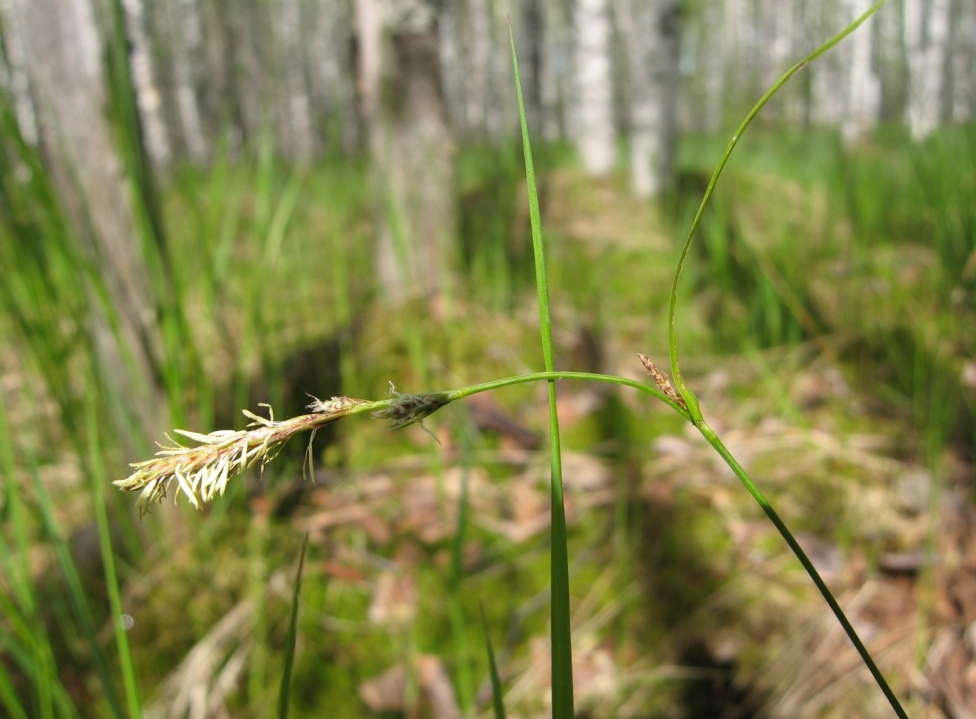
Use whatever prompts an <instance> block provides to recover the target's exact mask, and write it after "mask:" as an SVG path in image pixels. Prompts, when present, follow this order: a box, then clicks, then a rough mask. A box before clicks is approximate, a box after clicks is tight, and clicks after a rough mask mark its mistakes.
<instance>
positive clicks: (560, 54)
mask: <svg viewBox="0 0 976 719" xmlns="http://www.w3.org/2000/svg"><path fill="white" fill-rule="evenodd" d="M538 2H539V3H540V4H541V7H540V8H539V12H540V14H541V22H542V28H543V30H542V43H543V46H542V47H543V49H542V53H541V57H540V68H539V103H540V105H541V110H540V112H541V114H542V120H541V124H542V138H543V140H545V141H547V142H554V141H556V140H562V139H564V138H566V137H567V136H568V134H569V133H568V131H567V126H568V124H569V123H568V121H567V114H568V112H571V108H570V107H569V104H570V101H569V98H570V97H571V96H572V92H571V89H570V86H571V84H572V79H571V77H570V69H571V67H572V64H573V63H572V61H571V59H570V55H571V47H572V42H571V35H572V32H571V23H570V21H569V18H568V16H567V15H566V13H565V12H564V6H563V4H562V3H555V2H549V1H548V0H538Z"/></svg>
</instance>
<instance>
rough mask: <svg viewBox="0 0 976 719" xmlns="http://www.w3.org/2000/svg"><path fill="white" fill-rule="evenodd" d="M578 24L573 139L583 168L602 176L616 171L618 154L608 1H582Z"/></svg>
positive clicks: (577, 10)
mask: <svg viewBox="0 0 976 719" xmlns="http://www.w3.org/2000/svg"><path fill="white" fill-rule="evenodd" d="M574 21H575V31H576V52H575V60H576V93H577V94H576V103H575V108H574V116H575V117H574V121H573V137H574V140H575V144H576V148H577V150H578V151H579V154H580V159H581V160H582V162H583V169H584V170H585V171H586V172H587V173H588V174H590V175H592V176H594V177H599V176H601V175H606V174H608V173H609V172H610V171H611V170H613V167H614V165H615V164H616V162H615V161H616V153H617V149H616V139H617V138H616V131H615V127H614V121H613V120H614V118H613V75H612V72H611V70H612V66H611V57H610V50H611V47H610V42H611V29H612V28H611V24H610V8H609V6H608V3H607V0H578V1H577V4H576V12H575V17H574Z"/></svg>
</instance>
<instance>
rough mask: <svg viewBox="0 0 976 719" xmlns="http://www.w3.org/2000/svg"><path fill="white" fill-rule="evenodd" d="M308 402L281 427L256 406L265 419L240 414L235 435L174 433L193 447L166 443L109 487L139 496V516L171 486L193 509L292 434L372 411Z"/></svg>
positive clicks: (338, 402)
mask: <svg viewBox="0 0 976 719" xmlns="http://www.w3.org/2000/svg"><path fill="white" fill-rule="evenodd" d="M313 399H314V402H312V403H311V404H310V405H309V409H311V410H312V411H313V413H314V414H303V415H299V416H298V417H292V418H291V419H286V420H282V421H276V420H275V418H274V412H273V411H272V409H271V407H270V405H262V406H263V407H267V408H268V418H267V419H265V418H264V417H259V416H258V415H256V414H254V413H253V412H249V411H248V410H243V412H244V414H245V416H247V417H248V418H249V419H251V420H253V421H252V422H251V423H250V424H249V425H248V426H247V429H244V430H241V431H233V430H225V429H224V430H217V431H216V432H211V433H210V434H200V433H198V432H189V431H187V430H182V429H177V430H175V432H176V433H177V434H179V435H181V436H183V437H186V438H187V439H190V440H193V441H194V442H198V443H199V444H198V445H196V446H193V447H186V446H183V445H182V444H180V443H179V442H177V441H175V440H173V439H172V438H169V439H170V442H172V443H173V445H172V446H170V447H165V446H161V449H160V451H159V452H157V453H156V456H155V457H153V458H152V459H150V460H147V461H145V462H138V463H136V464H133V465H131V466H132V467H133V469H134V470H135V471H134V472H133V473H132V474H131V475H130V476H129V477H127V478H126V479H122V480H118V481H116V482H115V485H116V486H118V487H119V488H120V489H122V490H125V491H129V492H136V491H140V490H141V492H142V495H141V496H140V497H139V509H140V513H141V514H145V512H146V511H147V510H148V509H149V507H151V506H152V505H153V504H156V503H158V502H161V501H162V500H163V499H164V498H165V497H166V493H167V491H168V489H169V486H170V484H172V483H173V482H174V481H175V482H176V483H177V485H178V486H179V489H180V490H181V491H182V492H183V494H185V495H186V497H187V499H188V500H189V501H190V504H192V505H193V506H194V507H197V508H198V509H199V508H200V506H201V505H202V504H203V503H204V502H209V501H210V500H212V499H213V498H214V497H215V496H217V495H218V494H221V495H222V494H223V493H224V491H225V490H226V489H227V482H228V481H229V480H230V479H232V478H233V477H236V476H237V475H239V474H240V473H242V472H243V471H244V470H246V469H248V468H249V467H252V466H254V465H255V464H260V466H261V467H262V469H263V468H264V465H265V464H267V463H268V462H270V461H271V460H272V459H274V458H275V456H276V455H277V454H278V451H279V450H280V449H281V447H282V446H283V445H284V444H285V442H287V441H288V440H289V439H291V438H292V437H294V436H295V435H296V434H300V433H302V432H307V431H314V430H316V429H318V428H319V427H321V426H323V425H325V424H328V423H329V422H332V421H334V420H336V419H339V418H340V417H344V416H346V415H348V414H353V413H354V412H356V411H361V410H364V409H368V408H369V407H372V406H376V405H377V403H376V402H368V401H365V400H361V399H352V398H350V397H333V398H332V399H330V400H326V401H322V400H320V399H317V398H313ZM357 408H358V409H357Z"/></svg>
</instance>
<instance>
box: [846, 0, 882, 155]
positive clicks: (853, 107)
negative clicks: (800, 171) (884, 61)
mask: <svg viewBox="0 0 976 719" xmlns="http://www.w3.org/2000/svg"><path fill="white" fill-rule="evenodd" d="M871 4H872V3H871V0H846V2H845V3H844V5H845V6H846V7H845V8H844V10H845V13H844V15H845V18H849V19H848V20H847V22H850V21H851V20H853V19H854V18H857V17H860V15H861V14H862V13H864V12H865V11H866V10H867V9H868V8H869V7H871ZM874 29H875V28H874V27H873V26H872V25H868V26H866V27H865V26H861V28H860V29H859V30H858V32H855V33H854V34H853V35H852V36H850V37H849V38H847V41H846V42H847V48H846V49H847V52H846V53H845V55H846V58H845V59H846V61H847V63H848V65H847V78H848V83H847V111H846V112H845V113H844V117H843V119H842V120H841V138H842V140H843V142H844V144H845V145H848V146H850V145H853V144H854V143H856V142H857V141H858V140H860V139H861V138H863V137H864V136H865V135H866V134H867V133H868V132H869V131H870V130H871V128H872V127H874V126H875V125H876V124H877V122H878V119H879V115H880V110H881V79H880V78H879V77H878V75H877V73H876V72H875V69H874V63H873V53H874V40H875V37H876V35H875V32H874Z"/></svg>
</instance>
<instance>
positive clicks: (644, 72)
mask: <svg viewBox="0 0 976 719" xmlns="http://www.w3.org/2000/svg"><path fill="white" fill-rule="evenodd" d="M620 7H621V10H622V11H623V17H622V18H621V21H622V22H621V32H622V33H624V34H625V37H626V41H627V59H628V75H629V83H628V85H629V92H628V93H627V96H628V97H629V99H630V186H631V190H632V191H633V193H634V194H635V195H636V196H637V197H639V198H643V199H646V198H650V197H653V196H654V195H657V194H659V193H660V192H662V191H663V190H665V189H667V188H668V186H669V185H670V184H671V175H672V158H673V155H674V142H675V108H676V107H677V97H678V59H679V58H678V52H679V26H680V15H679V14H680V9H679V7H678V3H677V2H676V1H675V0H654V1H653V2H651V1H647V2H645V1H643V0H629V1H628V2H625V3H622V4H621V6H620Z"/></svg>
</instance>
